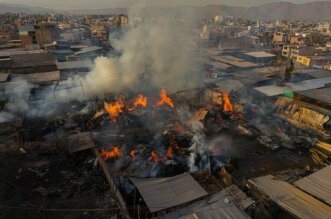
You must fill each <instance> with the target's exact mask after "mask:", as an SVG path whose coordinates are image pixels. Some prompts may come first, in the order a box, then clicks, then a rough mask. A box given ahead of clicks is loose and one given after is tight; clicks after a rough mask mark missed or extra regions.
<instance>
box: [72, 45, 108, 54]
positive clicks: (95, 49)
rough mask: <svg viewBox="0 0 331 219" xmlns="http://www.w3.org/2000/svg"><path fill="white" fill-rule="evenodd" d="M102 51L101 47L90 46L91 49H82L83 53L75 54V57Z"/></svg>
mask: <svg viewBox="0 0 331 219" xmlns="http://www.w3.org/2000/svg"><path fill="white" fill-rule="evenodd" d="M101 49H102V47H99V46H90V47H86V48H83V49H81V51H78V52H75V53H74V55H75V56H77V55H81V54H84V53H89V52H95V51H98V50H101Z"/></svg>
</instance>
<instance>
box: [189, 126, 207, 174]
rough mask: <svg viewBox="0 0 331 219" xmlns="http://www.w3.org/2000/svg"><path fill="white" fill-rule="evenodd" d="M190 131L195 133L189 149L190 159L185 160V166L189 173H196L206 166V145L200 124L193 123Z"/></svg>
mask: <svg viewBox="0 0 331 219" xmlns="http://www.w3.org/2000/svg"><path fill="white" fill-rule="evenodd" d="M192 131H193V132H195V135H194V136H193V137H192V140H191V147H190V148H189V150H190V157H189V158H188V160H187V165H188V167H189V169H190V172H196V171H198V170H200V169H203V168H204V164H206V158H207V157H206V155H207V152H208V147H207V143H206V136H205V134H204V133H203V131H204V127H203V124H202V123H201V122H193V123H192ZM207 159H208V158H207Z"/></svg>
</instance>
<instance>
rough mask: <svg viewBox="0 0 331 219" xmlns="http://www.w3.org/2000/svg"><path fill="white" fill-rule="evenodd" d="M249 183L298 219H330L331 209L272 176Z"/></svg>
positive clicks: (252, 180) (251, 180)
mask: <svg viewBox="0 0 331 219" xmlns="http://www.w3.org/2000/svg"><path fill="white" fill-rule="evenodd" d="M248 182H249V183H250V184H252V185H254V186H255V187H257V188H258V189H259V190H260V191H262V192H263V193H265V194H266V195H268V196H269V197H270V199H271V200H273V201H274V202H275V203H276V204H278V205H279V206H280V207H281V208H283V209H284V210H285V211H287V212H289V213H291V214H293V215H295V216H297V217H298V218H302V219H313V218H316V219H320V218H330V212H331V207H329V206H327V205H326V204H324V203H322V202H320V201H319V200H317V199H315V198H314V197H312V196H310V195H308V194H307V193H305V192H303V191H301V190H300V189H298V188H296V187H294V186H293V185H291V184H289V183H287V182H283V181H280V180H275V179H273V176H272V175H267V176H263V177H259V178H255V179H250V180H249V181H248Z"/></svg>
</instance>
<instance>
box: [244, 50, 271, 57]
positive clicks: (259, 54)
mask: <svg viewBox="0 0 331 219" xmlns="http://www.w3.org/2000/svg"><path fill="white" fill-rule="evenodd" d="M245 54H246V55H249V56H253V57H255V58H268V57H275V55H274V54H271V53H268V52H265V51H256V52H247V53H245Z"/></svg>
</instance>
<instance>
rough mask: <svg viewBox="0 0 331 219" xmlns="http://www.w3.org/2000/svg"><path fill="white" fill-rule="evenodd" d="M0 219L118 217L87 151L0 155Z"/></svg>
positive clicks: (100, 176) (91, 156)
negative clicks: (72, 153) (71, 153)
mask: <svg viewBox="0 0 331 219" xmlns="http://www.w3.org/2000/svg"><path fill="white" fill-rule="evenodd" d="M0 197H1V198H0V203H1V204H0V208H1V210H0V218H19V219H21V218H110V216H111V215H114V214H115V215H116V213H117V212H118V209H117V205H116V202H115V201H114V199H113V198H112V194H110V192H109V186H108V184H107V182H106V181H105V178H104V175H103V173H102V171H101V169H100V167H99V166H98V165H95V156H94V155H93V153H92V152H91V151H85V152H80V153H76V154H74V155H69V154H65V153H48V152H45V151H42V150H27V152H26V153H25V154H24V153H22V152H20V151H18V152H15V153H0Z"/></svg>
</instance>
